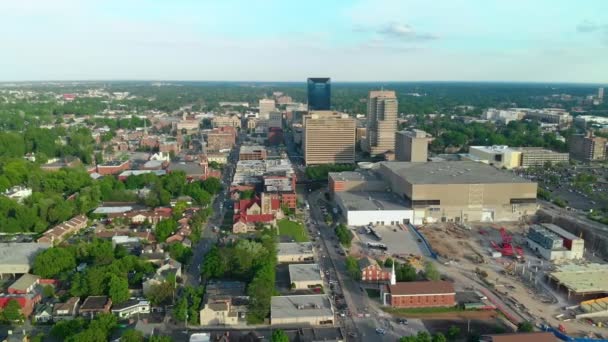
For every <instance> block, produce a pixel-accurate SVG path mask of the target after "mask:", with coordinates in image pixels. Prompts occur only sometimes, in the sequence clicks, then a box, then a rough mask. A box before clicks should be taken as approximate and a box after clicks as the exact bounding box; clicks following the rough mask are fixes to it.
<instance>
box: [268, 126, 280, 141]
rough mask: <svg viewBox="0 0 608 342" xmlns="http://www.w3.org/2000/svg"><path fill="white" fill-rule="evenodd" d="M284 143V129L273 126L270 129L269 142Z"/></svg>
mask: <svg viewBox="0 0 608 342" xmlns="http://www.w3.org/2000/svg"><path fill="white" fill-rule="evenodd" d="M282 143H283V129H281V128H279V127H271V128H269V129H268V144H270V145H280V144H282Z"/></svg>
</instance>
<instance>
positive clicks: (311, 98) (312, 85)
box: [308, 77, 331, 110]
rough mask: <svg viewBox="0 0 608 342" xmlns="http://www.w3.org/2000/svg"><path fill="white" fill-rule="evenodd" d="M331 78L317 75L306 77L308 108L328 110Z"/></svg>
mask: <svg viewBox="0 0 608 342" xmlns="http://www.w3.org/2000/svg"><path fill="white" fill-rule="evenodd" d="M330 99H331V79H330V78H329V77H318V78H309V79H308V110H329V107H330V103H331V102H330Z"/></svg>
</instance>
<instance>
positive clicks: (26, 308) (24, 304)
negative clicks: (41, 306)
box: [0, 294, 42, 318]
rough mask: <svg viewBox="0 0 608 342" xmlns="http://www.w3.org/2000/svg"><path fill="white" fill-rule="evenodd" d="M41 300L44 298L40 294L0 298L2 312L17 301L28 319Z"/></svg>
mask: <svg viewBox="0 0 608 342" xmlns="http://www.w3.org/2000/svg"><path fill="white" fill-rule="evenodd" d="M40 299H42V297H41V296H40V295H39V294H36V295H27V294H26V295H9V296H0V310H2V309H4V308H5V307H6V306H7V305H8V303H9V302H10V301H11V300H15V301H17V303H19V306H20V307H21V313H22V314H23V316H25V317H26V318H27V317H30V315H31V314H32V312H33V311H34V306H35V305H36V303H38V302H39V301H40Z"/></svg>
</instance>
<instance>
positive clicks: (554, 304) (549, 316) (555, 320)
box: [417, 222, 608, 338]
mask: <svg viewBox="0 0 608 342" xmlns="http://www.w3.org/2000/svg"><path fill="white" fill-rule="evenodd" d="M417 230H418V231H419V232H420V234H422V236H423V237H424V239H425V240H426V242H428V244H429V246H430V248H431V250H432V251H431V255H433V256H436V258H437V261H439V263H440V264H441V266H440V267H439V269H440V271H441V272H442V273H443V274H444V275H445V276H446V277H449V278H451V279H452V280H454V282H456V283H457V284H460V285H461V286H468V287H470V288H472V289H475V290H478V291H481V292H483V293H484V294H485V295H487V296H488V298H489V299H490V300H492V301H493V304H495V305H496V307H497V308H498V309H499V310H500V311H501V312H502V313H503V314H504V316H505V318H506V319H507V320H508V321H510V322H511V323H512V324H513V326H516V325H517V324H518V323H519V322H522V321H529V322H532V323H534V324H536V325H537V326H541V325H546V326H551V327H553V328H555V329H557V330H559V331H561V332H563V333H566V334H568V335H570V336H584V337H592V338H598V337H600V338H606V337H607V336H608V328H606V325H607V324H608V298H607V297H608V264H604V263H603V261H602V260H601V259H599V258H598V257H597V256H594V255H592V254H591V253H589V254H587V253H584V251H585V250H584V244H583V239H582V237H581V236H575V235H573V234H570V233H568V232H567V231H565V230H564V229H562V228H560V227H559V226H556V225H553V224H544V223H538V224H529V223H524V222H517V223H506V224H505V223H501V224H500V225H499V224H492V223H467V224H457V223H449V222H448V223H433V224H426V225H422V226H420V227H418V228H417Z"/></svg>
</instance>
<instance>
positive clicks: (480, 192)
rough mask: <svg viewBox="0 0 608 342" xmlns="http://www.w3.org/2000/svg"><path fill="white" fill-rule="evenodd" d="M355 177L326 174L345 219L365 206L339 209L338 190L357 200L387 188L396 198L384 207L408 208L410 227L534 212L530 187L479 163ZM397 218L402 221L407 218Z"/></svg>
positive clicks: (378, 167) (410, 166) (379, 167)
mask: <svg viewBox="0 0 608 342" xmlns="http://www.w3.org/2000/svg"><path fill="white" fill-rule="evenodd" d="M355 173H360V174H361V175H360V176H359V177H357V176H355V175H353V174H352V173H343V172H337V173H330V175H329V187H330V191H331V192H332V196H333V197H334V199H335V200H336V202H337V203H338V205H339V206H340V207H341V210H342V214H343V215H344V216H346V217H349V216H350V215H351V214H350V212H349V210H353V211H357V210H364V209H365V210H369V208H371V206H365V205H362V206H361V208H357V207H356V206H351V207H349V206H348V205H344V203H345V202H348V199H349V198H351V197H352V196H351V195H352V194H343V192H351V193H355V194H356V193H359V194H358V197H361V196H364V195H363V194H361V192H363V193H365V192H369V193H372V192H386V191H387V190H388V191H390V192H392V193H393V194H395V195H396V197H395V198H398V200H391V201H390V202H391V206H388V207H390V208H403V210H410V211H411V218H412V219H411V220H410V221H413V223H414V224H423V223H425V222H438V221H442V222H446V221H450V222H467V221H485V222H495V221H516V220H518V219H520V218H521V217H522V216H526V215H532V214H534V213H535V212H536V209H537V204H536V191H537V184H536V183H534V182H531V181H529V180H526V179H523V178H521V177H518V176H516V175H514V174H512V173H509V172H506V171H503V170H499V169H496V168H494V167H492V166H489V165H486V164H482V163H476V162H471V161H449V162H446V161H440V162H428V163H412V162H380V163H377V164H375V165H374V166H373V168H372V169H371V170H361V171H355ZM367 198H368V199H369V198H371V200H370V201H371V202H374V201H373V198H374V194H368V195H367ZM345 199H346V201H345ZM385 200H386V198H385ZM402 201H403V202H402ZM340 203H342V204H340ZM359 203H363V202H360V201H359ZM382 205H383V206H385V207H387V206H386V205H385V204H382ZM377 211H378V212H380V211H381V210H378V209H377ZM387 213H388V212H387ZM403 216H406V215H403ZM399 219H401V220H406V219H407V217H399ZM368 221H369V220H368ZM372 221H373V220H372ZM384 221H385V224H387V223H386V220H384ZM390 221H394V219H389V223H390ZM402 222H403V221H402ZM367 223H370V222H367ZM372 223H373V224H378V223H377V222H372ZM349 224H350V222H349Z"/></svg>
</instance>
